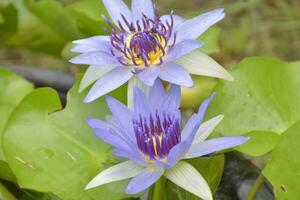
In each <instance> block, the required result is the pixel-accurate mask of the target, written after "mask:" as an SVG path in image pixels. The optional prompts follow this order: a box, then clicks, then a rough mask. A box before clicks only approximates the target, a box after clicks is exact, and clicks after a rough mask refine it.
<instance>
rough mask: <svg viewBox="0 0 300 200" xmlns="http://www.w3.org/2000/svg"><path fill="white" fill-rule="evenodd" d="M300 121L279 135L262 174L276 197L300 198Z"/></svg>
mask: <svg viewBox="0 0 300 200" xmlns="http://www.w3.org/2000/svg"><path fill="white" fill-rule="evenodd" d="M299 146H300V121H298V122H297V123H296V124H295V125H294V126H292V127H291V128H289V129H288V130H287V131H286V132H284V133H283V134H282V136H281V137H280V141H279V142H278V144H277V145H276V147H275V148H274V149H273V152H272V157H271V160H269V162H268V164H267V166H266V167H265V169H264V170H263V174H264V175H265V177H266V178H268V180H269V181H270V182H271V183H272V185H273V187H274V191H275V195H276V197H277V199H280V200H290V199H300V190H299V178H300V157H299V155H300V150H299Z"/></svg>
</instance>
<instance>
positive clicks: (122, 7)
mask: <svg viewBox="0 0 300 200" xmlns="http://www.w3.org/2000/svg"><path fill="white" fill-rule="evenodd" d="M102 2H103V4H104V6H105V8H106V10H107V12H108V13H109V15H110V17H111V19H112V20H113V22H114V23H115V24H116V25H118V21H120V23H121V24H122V25H124V26H123V27H126V25H125V23H124V21H123V19H122V15H123V16H124V17H125V18H126V19H127V20H128V21H129V22H130V21H131V20H132V18H131V12H130V10H129V8H128V7H127V5H126V4H125V3H124V2H123V1H122V0H102Z"/></svg>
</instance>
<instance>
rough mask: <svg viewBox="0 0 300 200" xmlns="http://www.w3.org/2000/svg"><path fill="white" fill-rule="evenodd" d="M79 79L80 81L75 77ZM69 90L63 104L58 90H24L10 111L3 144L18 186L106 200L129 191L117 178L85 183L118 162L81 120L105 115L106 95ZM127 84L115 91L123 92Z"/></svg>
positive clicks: (71, 198) (68, 197) (66, 196)
mask: <svg viewBox="0 0 300 200" xmlns="http://www.w3.org/2000/svg"><path fill="white" fill-rule="evenodd" d="M77 83H78V82H77ZM77 91H78V84H76V86H75V87H74V88H73V89H72V90H71V91H70V92H69V94H68V98H67V99H68V103H67V106H66V108H65V109H63V110H62V107H61V103H60V100H59V98H58V95H57V93H56V92H55V91H54V90H53V89H50V88H40V89H37V90H35V91H33V92H32V93H30V94H29V95H27V96H26V97H25V98H24V100H23V101H22V102H21V103H20V105H19V106H18V107H17V108H16V110H15V111H14V112H13V114H12V117H11V118H10V120H9V122H8V124H7V129H6V132H5V133H4V136H3V149H4V153H5V156H6V158H7V161H8V163H9V165H10V166H11V169H12V171H13V172H14V173H15V175H16V177H17V179H18V183H19V185H20V186H21V187H24V188H28V189H32V190H36V191H39V192H47V193H53V194H54V195H57V196H58V197H60V198H62V199H65V200H76V199H78V200H101V199H103V200H106V199H110V200H113V199H121V198H125V197H128V195H126V194H125V193H124V189H125V184H126V183H127V182H128V181H121V182H116V183H111V184H106V185H104V186H101V187H97V188H95V189H92V190H84V187H85V186H86V184H87V183H88V182H89V181H90V180H91V179H92V178H94V176H96V175H97V174H98V173H99V172H100V171H101V170H104V169H106V168H107V167H110V166H111V165H113V164H115V163H116V160H115V158H114V157H112V154H111V147H110V146H108V145H107V144H105V143H104V142H102V141H101V140H100V139H99V138H97V136H95V134H94V133H93V132H92V130H91V129H90V128H89V127H88V125H87V124H86V122H85V119H86V118H87V117H95V118H102V119H103V118H104V117H105V116H106V115H107V114H109V110H108V108H107V106H106V104H105V101H104V99H100V100H97V101H95V102H93V103H90V104H85V103H83V102H82V101H83V98H84V96H85V95H86V92H83V93H81V94H78V93H77ZM124 92H126V91H125V90H121V91H117V92H116V93H117V95H120V96H125V93H124Z"/></svg>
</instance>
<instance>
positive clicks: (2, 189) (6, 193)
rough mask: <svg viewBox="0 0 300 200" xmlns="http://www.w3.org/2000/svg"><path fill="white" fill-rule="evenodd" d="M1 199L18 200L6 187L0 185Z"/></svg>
mask: <svg viewBox="0 0 300 200" xmlns="http://www.w3.org/2000/svg"><path fill="white" fill-rule="evenodd" d="M0 199H1V200H17V199H16V197H14V196H13V195H12V194H11V193H10V191H9V190H8V189H6V187H5V186H4V185H3V184H2V183H0Z"/></svg>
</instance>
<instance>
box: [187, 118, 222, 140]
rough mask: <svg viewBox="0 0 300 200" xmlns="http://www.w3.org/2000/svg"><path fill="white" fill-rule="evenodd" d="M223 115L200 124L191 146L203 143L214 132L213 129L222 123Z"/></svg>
mask: <svg viewBox="0 0 300 200" xmlns="http://www.w3.org/2000/svg"><path fill="white" fill-rule="evenodd" d="M223 118H224V115H218V116H216V117H214V118H212V119H210V120H208V121H206V122H204V123H202V124H201V125H200V127H199V129H198V130H197V132H196V135H195V138H194V141H193V144H192V145H195V144H198V143H200V142H203V141H204V140H205V139H206V138H207V137H208V136H209V135H210V134H211V133H212V131H213V130H214V128H215V127H216V126H217V125H218V124H219V123H220V122H221V121H222V119H223Z"/></svg>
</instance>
